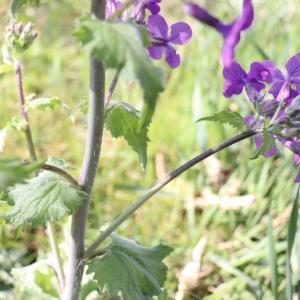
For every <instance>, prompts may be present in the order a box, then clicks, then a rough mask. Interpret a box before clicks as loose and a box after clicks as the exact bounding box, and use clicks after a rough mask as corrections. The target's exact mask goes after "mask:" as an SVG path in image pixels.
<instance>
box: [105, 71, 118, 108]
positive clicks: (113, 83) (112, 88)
mask: <svg viewBox="0 0 300 300" xmlns="http://www.w3.org/2000/svg"><path fill="white" fill-rule="evenodd" d="M119 77H120V71H117V72H116V73H115V74H114V77H113V79H112V81H111V84H110V86H109V89H108V94H107V96H106V97H105V111H106V110H107V107H108V105H109V102H110V100H111V98H112V96H113V94H114V91H115V89H116V86H117V84H118V81H119Z"/></svg>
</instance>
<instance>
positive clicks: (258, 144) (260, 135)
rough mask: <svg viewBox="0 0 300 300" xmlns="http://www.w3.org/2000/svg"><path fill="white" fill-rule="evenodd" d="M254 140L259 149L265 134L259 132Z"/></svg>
mask: <svg viewBox="0 0 300 300" xmlns="http://www.w3.org/2000/svg"><path fill="white" fill-rule="evenodd" d="M254 142H255V146H256V148H257V149H259V148H260V147H261V146H262V145H263V143H264V136H263V135H262V134H257V135H256V136H255V137H254Z"/></svg>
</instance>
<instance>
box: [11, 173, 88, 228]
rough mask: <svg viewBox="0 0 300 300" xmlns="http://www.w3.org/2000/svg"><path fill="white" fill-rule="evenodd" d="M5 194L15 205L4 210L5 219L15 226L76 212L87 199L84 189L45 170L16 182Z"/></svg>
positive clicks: (50, 219) (42, 221)
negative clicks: (22, 182) (21, 181)
mask: <svg viewBox="0 0 300 300" xmlns="http://www.w3.org/2000/svg"><path fill="white" fill-rule="evenodd" d="M8 196H9V199H11V201H13V203H14V206H13V207H12V208H11V210H10V211H9V212H8V213H6V214H5V219H6V220H7V222H9V223H11V224H13V225H14V226H15V227H18V226H22V225H26V224H31V225H34V226H38V225H44V224H45V223H46V222H48V221H50V222H55V221H58V220H60V219H62V218H63V217H64V216H66V215H71V214H73V213H74V212H76V211H77V210H78V208H79V207H80V206H81V205H82V203H83V201H85V200H86V199H87V194H86V193H85V192H83V191H82V190H80V189H79V188H78V187H75V186H73V185H71V184H70V183H69V182H67V181H66V180H65V179H64V178H62V177H61V176H59V175H57V174H54V173H51V172H48V171H43V172H42V173H40V174H39V175H38V176H37V177H35V178H33V179H30V180H27V181H26V182H25V184H18V185H16V186H15V187H14V188H12V189H11V190H10V191H9V193H8Z"/></svg>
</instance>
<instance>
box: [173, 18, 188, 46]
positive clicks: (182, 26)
mask: <svg viewBox="0 0 300 300" xmlns="http://www.w3.org/2000/svg"><path fill="white" fill-rule="evenodd" d="M192 34H193V33H192V29H191V27H190V26H189V25H188V24H186V23H184V22H178V23H175V24H173V25H172V26H171V36H170V38H169V42H171V43H173V44H177V45H184V44H186V43H187V42H188V41H189V40H190V39H191V37H192Z"/></svg>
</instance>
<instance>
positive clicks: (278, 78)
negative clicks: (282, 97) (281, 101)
mask: <svg viewBox="0 0 300 300" xmlns="http://www.w3.org/2000/svg"><path fill="white" fill-rule="evenodd" d="M284 82H285V76H284V75H283V74H282V72H281V71H280V70H278V69H277V70H276V71H275V73H274V83H273V85H272V88H271V89H270V90H269V93H270V94H272V95H273V96H274V97H275V98H276V97H277V96H278V94H279V92H280V90H281V88H282V86H283V84H284Z"/></svg>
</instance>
